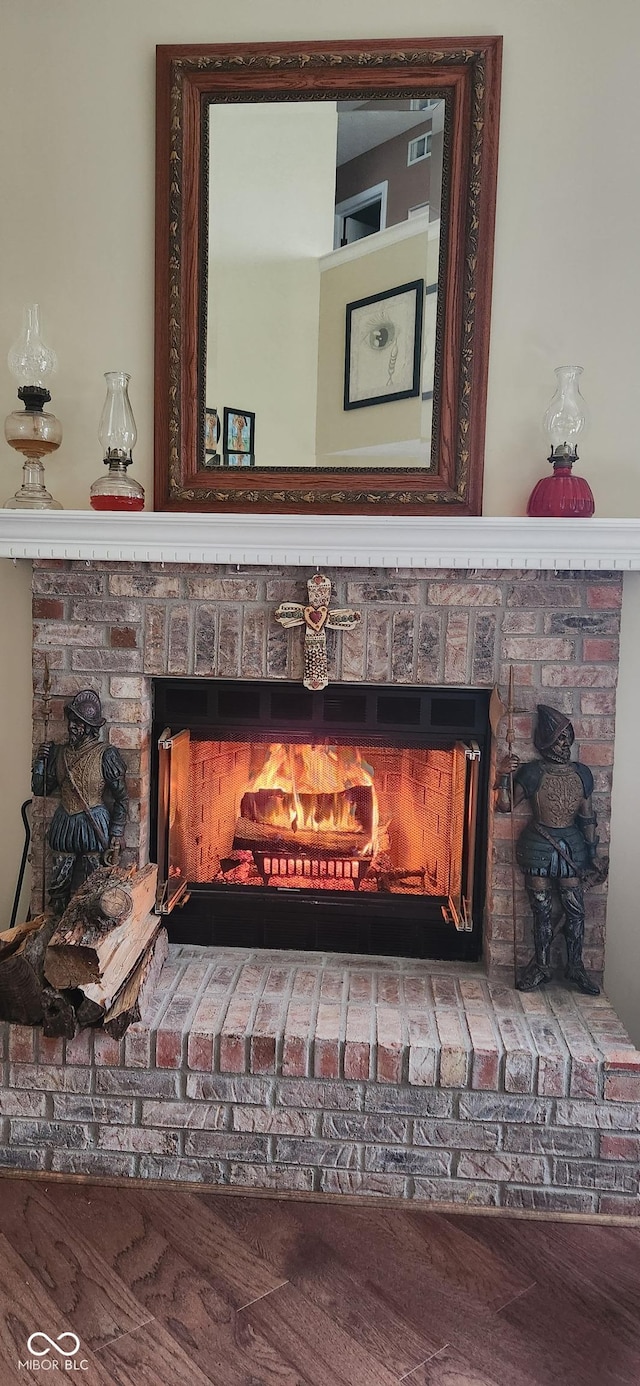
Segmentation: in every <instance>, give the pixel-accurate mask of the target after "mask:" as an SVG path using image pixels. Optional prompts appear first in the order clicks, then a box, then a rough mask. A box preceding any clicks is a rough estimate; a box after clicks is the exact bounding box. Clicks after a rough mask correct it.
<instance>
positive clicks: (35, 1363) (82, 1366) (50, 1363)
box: [18, 1330, 89, 1372]
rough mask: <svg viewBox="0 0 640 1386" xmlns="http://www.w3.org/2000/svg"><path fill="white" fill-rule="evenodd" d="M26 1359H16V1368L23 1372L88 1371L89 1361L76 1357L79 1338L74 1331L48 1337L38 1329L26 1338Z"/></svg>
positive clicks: (78, 1350)
mask: <svg viewBox="0 0 640 1386" xmlns="http://www.w3.org/2000/svg"><path fill="white" fill-rule="evenodd" d="M27 1352H28V1353H29V1354H30V1356H29V1357H28V1358H27V1359H26V1361H24V1362H22V1361H20V1360H19V1361H18V1370H19V1371H25V1372H45V1371H46V1372H88V1370H89V1363H88V1362H87V1361H85V1359H84V1358H80V1359H79V1358H78V1353H79V1352H80V1339H79V1338H78V1336H77V1334H76V1333H60V1334H59V1335H58V1337H57V1338H50V1337H49V1334H48V1333H42V1332H40V1331H39V1330H38V1331H37V1332H36V1333H32V1334H31V1336H30V1337H29V1338H28V1339H27Z"/></svg>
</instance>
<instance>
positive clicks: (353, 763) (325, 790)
mask: <svg viewBox="0 0 640 1386" xmlns="http://www.w3.org/2000/svg"><path fill="white" fill-rule="evenodd" d="M359 787H361V788H366V789H368V790H369V791H370V792H369V795H368V802H369V803H370V805H371V809H370V812H371V828H370V835H369V836H367V834H368V833H369V825H368V824H367V826H366V828H365V826H364V825H363V823H362V822H361V820H360V818H359V816H358V805H357V801H356V799H355V798H354V797H352V796H351V795H349V793H348V792H347V791H349V790H353V789H356V788H359ZM247 793H248V794H251V795H257V794H261V795H262V796H263V797H262V798H261V799H260V801H259V806H258V805H257V804H255V803H254V804H253V809H254V812H256V811H257V813H258V814H259V819H260V821H261V822H263V823H269V824H271V825H272V826H273V827H279V828H284V829H288V830H289V831H293V832H297V831H300V830H303V829H304V830H306V831H307V832H315V833H318V834H321V833H326V832H331V833H336V832H338V833H340V832H344V833H350V834H351V835H355V834H358V833H359V834H361V835H362V836H363V838H365V837H366V841H365V843H364V845H363V846H362V847H359V848H358V855H361V856H368V855H370V854H371V853H372V852H374V851H375V850H376V844H377V838H378V827H379V813H378V798H377V795H376V791H375V785H374V773H373V770H372V768H371V766H370V765H368V764H367V762H366V761H364V760H363V758H362V756H361V753H360V751H359V750H358V748H357V746H311V745H297V744H294V743H284V744H283V743H281V742H273V743H272V744H271V745H270V746H269V747H268V748H267V752H266V755H265V759H264V763H263V765H262V767H261V768H260V770H259V771H258V772H257V773H256V774H254V775H253V776H252V778H251V780H250V781H249V784H248V786H247ZM265 793H266V794H268V796H269V797H268V798H266V799H265V797H264V795H265Z"/></svg>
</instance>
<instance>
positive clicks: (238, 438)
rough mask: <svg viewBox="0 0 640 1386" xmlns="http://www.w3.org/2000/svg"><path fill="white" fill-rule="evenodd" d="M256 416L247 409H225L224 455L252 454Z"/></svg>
mask: <svg viewBox="0 0 640 1386" xmlns="http://www.w3.org/2000/svg"><path fill="white" fill-rule="evenodd" d="M255 432H256V416H255V414H252V413H251V411H250V410H248V409H225V411H224V426H223V437H224V453H225V456H226V455H227V454H231V453H234V452H235V453H245V454H249V455H250V454H251V453H253V452H254V441H255Z"/></svg>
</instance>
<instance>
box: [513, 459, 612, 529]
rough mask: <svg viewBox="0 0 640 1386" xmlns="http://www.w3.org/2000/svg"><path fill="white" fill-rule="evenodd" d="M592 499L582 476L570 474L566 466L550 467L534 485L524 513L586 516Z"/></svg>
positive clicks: (553, 515) (592, 502) (545, 515)
mask: <svg viewBox="0 0 640 1386" xmlns="http://www.w3.org/2000/svg"><path fill="white" fill-rule="evenodd" d="M595 508H596V503H595V501H594V499H593V491H592V490H591V487H590V485H589V483H588V481H585V479H584V477H583V476H574V475H573V472H572V470H571V468H570V467H554V469H553V472H552V475H551V476H543V477H542V478H541V480H540V481H538V482H537V484H536V485H535V486H534V488H533V491H532V492H531V495H530V496H529V501H528V504H527V515H532V516H536V517H538V518H539V519H544V518H550V517H555V518H557V519H566V520H568V519H588V517H589V516H590V515H593V513H594V510H595Z"/></svg>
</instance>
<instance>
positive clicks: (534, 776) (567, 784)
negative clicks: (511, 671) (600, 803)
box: [496, 703, 600, 996]
mask: <svg viewBox="0 0 640 1386" xmlns="http://www.w3.org/2000/svg"><path fill="white" fill-rule="evenodd" d="M574 740H575V733H574V730H573V727H572V725H571V722H570V721H569V718H568V717H565V716H564V714H563V713H561V712H558V711H557V710H556V708H553V707H546V706H545V704H544V703H539V704H538V722H537V727H536V731H535V735H534V745H535V746H536V749H537V750H538V751H539V752H540V756H541V759H540V760H530V761H527V762H526V763H524V764H521V763H520V761H519V759H518V757H517V756H515V755H509V756H506V757H505V759H504V760H503V761H502V763H501V764H500V766H499V771H498V784H497V790H498V794H497V799H496V808H497V809H498V810H499V811H500V812H502V813H509V812H510V810H511V807H512V806H511V795H510V784H511V777H512V776H513V802H514V806H515V805H517V804H519V803H521V802H522V800H523V799H528V800H529V803H530V805H531V821H530V822H529V823H528V824H527V825H526V827H525V828H524V829H523V831H522V833H521V834H520V837H519V838H518V842H517V845H516V860H517V862H518V865H519V866H520V867H521V868H522V871H523V872H524V879H525V886H526V890H527V895H528V897H529V903H530V905H531V910H532V913H533V938H534V948H535V952H534V956H533V958H532V959H531V962H529V963H528V964H527V966H526V967H525V968H523V969H522V971H521V972H520V974H519V976H518V978H517V981H516V986H517V987H518V988H519V990H520V991H534V990H535V988H536V987H540V986H543V985H544V983H545V982H548V981H550V980H551V962H550V955H551V942H552V939H553V923H552V913H553V904H554V894H555V893H556V892H557V896H558V899H559V903H560V906H561V908H562V911H563V914H564V920H563V924H562V931H563V933H564V937H565V941H566V946H567V966H566V971H565V977H566V980H567V981H568V982H569V983H571V984H572V985H573V986H575V987H577V989H578V991H582V992H585V993H586V995H588V996H597V995H598V993H599V990H600V988H599V987H598V986H596V984H595V982H593V981H592V979H591V978H590V977H589V975H588V973H587V972H586V971H585V968H584V964H583V961H582V947H583V943H584V891H583V879H584V876H585V875H586V872H587V871H588V869H589V868H590V867H592V866H594V864H595V856H596V851H597V848H598V841H599V839H598V837H597V835H596V816H595V813H594V812H593V807H592V802H591V795H592V791H593V775H592V774H591V771H590V769H589V767H588V766H587V765H583V764H582V763H581V761H579V760H574V761H572V760H571V747H572V745H573V742H574Z"/></svg>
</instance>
